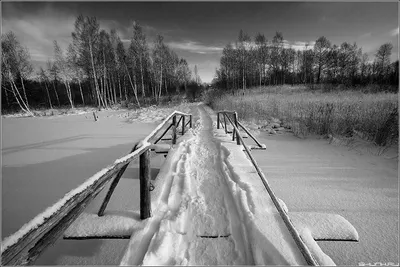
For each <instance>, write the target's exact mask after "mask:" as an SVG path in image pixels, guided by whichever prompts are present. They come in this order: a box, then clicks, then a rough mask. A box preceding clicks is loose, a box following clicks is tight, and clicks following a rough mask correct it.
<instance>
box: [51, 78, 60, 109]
mask: <svg viewBox="0 0 400 267" xmlns="http://www.w3.org/2000/svg"><path fill="white" fill-rule="evenodd" d="M56 82H57V81H56V80H54V81H53V88H54V93H55V94H56V99H57V103H58V107H60V106H61V104H60V98H59V97H58V93H57V87H56Z"/></svg>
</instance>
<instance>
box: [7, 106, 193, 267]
mask: <svg viewBox="0 0 400 267" xmlns="http://www.w3.org/2000/svg"><path fill="white" fill-rule="evenodd" d="M177 115H178V116H181V120H183V123H182V135H183V134H184V130H185V127H186V126H187V124H190V127H192V115H191V114H186V113H182V112H179V111H174V112H173V113H172V114H171V115H169V116H168V117H167V118H166V119H165V120H164V121H163V122H162V123H160V124H159V125H158V126H157V127H156V129H154V130H153V131H152V132H151V133H150V134H149V135H148V136H147V137H146V138H144V139H143V140H142V141H141V142H139V143H137V144H136V145H135V146H134V148H133V149H132V150H131V153H129V154H128V155H126V156H124V157H122V158H120V159H117V160H115V162H114V163H113V164H111V165H109V166H107V167H106V168H104V169H102V170H101V171H99V172H97V173H96V174H95V175H93V176H92V177H90V178H89V179H87V180H86V181H85V182H84V183H83V184H81V185H80V186H78V187H77V188H75V189H73V190H71V191H70V192H68V193H67V194H65V196H64V197H63V198H62V199H60V200H59V201H57V202H56V203H55V204H54V205H52V206H51V207H49V208H47V209H46V210H45V211H43V212H42V213H40V214H38V215H37V216H36V217H35V218H33V219H32V220H31V221H29V222H28V223H26V224H25V225H23V226H22V227H21V228H20V229H19V230H18V231H17V232H16V233H14V234H12V235H11V236H9V237H7V238H5V239H4V240H3V241H2V243H1V263H2V265H25V264H32V263H33V262H34V261H35V260H36V259H37V258H38V257H39V256H40V255H41V253H42V252H43V251H44V250H45V249H46V248H47V247H48V246H49V245H51V244H53V243H54V242H55V241H56V240H57V239H58V238H59V236H60V235H61V234H62V233H63V232H64V231H65V230H66V229H67V228H68V227H69V226H70V225H71V224H72V223H73V222H74V221H75V220H76V219H77V217H78V216H79V215H80V214H81V213H82V212H83V210H84V209H85V208H86V206H87V205H88V204H89V203H90V202H91V201H92V200H93V199H94V198H95V197H96V196H97V195H98V193H100V192H101V191H102V189H104V187H105V185H106V183H107V182H109V181H111V180H113V183H112V185H111V186H110V190H109V191H108V193H107V196H106V198H105V199H104V202H103V204H102V207H101V208H100V211H99V216H101V215H102V212H101V211H104V209H105V207H106V206H107V203H108V200H109V198H110V196H111V194H112V193H113V190H114V189H115V186H116V184H117V183H118V181H119V179H120V178H121V176H122V174H123V173H124V171H125V169H126V168H127V166H128V165H129V163H130V162H132V161H133V160H134V159H137V158H138V157H140V194H141V196H140V198H141V199H140V201H141V204H140V205H141V207H140V209H141V218H142V219H146V218H148V217H150V216H151V207H150V204H151V202H150V190H149V188H150V154H149V149H150V148H151V147H152V143H151V140H152V139H153V138H154V137H155V136H156V135H157V134H158V133H159V132H160V130H161V129H162V128H163V127H164V126H165V125H166V124H167V123H168V121H169V120H170V119H171V118H172V124H171V125H172V126H173V136H175V137H173V140H172V143H173V144H175V142H176V127H177V124H176V116H177ZM185 116H189V117H190V119H189V121H188V123H187V124H186V125H185V120H184V119H182V117H185ZM178 123H179V122H178ZM169 128H170V127H169ZM169 128H168V129H169ZM165 133H166V131H165V132H164V133H163V134H162V136H163V135H164V134H165ZM162 136H161V137H162ZM112 178H114V179H112Z"/></svg>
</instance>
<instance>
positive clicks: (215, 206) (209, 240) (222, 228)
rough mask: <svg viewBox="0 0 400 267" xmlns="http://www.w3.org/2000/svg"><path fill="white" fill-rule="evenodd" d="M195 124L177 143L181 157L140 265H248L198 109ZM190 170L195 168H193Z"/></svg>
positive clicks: (207, 122)
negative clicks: (158, 224) (191, 132)
mask: <svg viewBox="0 0 400 267" xmlns="http://www.w3.org/2000/svg"><path fill="white" fill-rule="evenodd" d="M199 113H200V124H199V126H198V127H197V129H196V131H194V132H193V135H194V136H193V137H192V138H190V139H189V140H186V141H185V142H184V143H183V144H182V145H181V149H182V150H181V152H182V153H181V158H180V159H179V161H178V163H177V168H176V172H175V174H174V178H173V181H172V185H171V187H170V192H169V194H168V196H166V197H167V199H165V202H164V203H165V204H166V207H164V209H162V210H160V212H159V214H155V216H157V217H159V218H160V219H161V220H160V226H159V230H158V231H157V233H156V234H155V236H154V237H153V239H152V241H151V243H150V245H149V248H148V251H147V253H146V255H145V257H144V259H143V265H171V264H178V265H180V264H184V265H186V264H189V265H214V264H218V265H231V264H253V263H254V262H253V258H252V254H251V253H250V250H249V247H248V242H246V241H245V239H246V236H245V233H244V232H243V231H242V230H243V229H242V226H241V225H240V224H237V222H239V221H240V219H239V214H238V211H237V210H236V207H235V205H233V203H234V200H233V199H232V195H231V193H230V192H229V189H228V186H227V184H226V181H225V176H224V171H223V169H222V166H223V162H222V158H221V157H222V156H221V148H220V146H221V145H220V144H219V143H218V142H217V141H216V139H215V138H214V137H213V132H212V127H213V125H212V120H211V118H210V117H209V116H208V114H207V113H206V111H205V110H204V108H202V107H199ZM192 166H196V167H195V168H193V167H192Z"/></svg>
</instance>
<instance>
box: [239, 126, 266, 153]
mask: <svg viewBox="0 0 400 267" xmlns="http://www.w3.org/2000/svg"><path fill="white" fill-rule="evenodd" d="M238 125H239V126H240V127H242V129H243V130H244V131H245V132H246V133H247V134H248V135H249V136H250V137H251V138H252V139H253V140H254V142H256V144H257V145H258V146H259V147H263V145H262V144H260V142H258V141H257V139H256V138H255V137H254V136H253V135H252V134H251V133H250V131H249V130H247V128H246V127H244V126H243V124H241V123H240V122H239V121H238Z"/></svg>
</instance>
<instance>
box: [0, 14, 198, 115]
mask: <svg viewBox="0 0 400 267" xmlns="http://www.w3.org/2000/svg"><path fill="white" fill-rule="evenodd" d="M74 26H75V27H74V32H72V33H71V37H72V42H71V43H70V44H69V46H68V48H67V49H66V51H63V50H62V49H61V48H60V46H59V44H58V43H57V41H56V40H54V56H53V58H52V59H49V60H48V62H47V67H46V68H43V67H41V68H40V69H39V71H37V72H36V71H35V70H34V67H33V65H32V63H31V59H30V53H29V50H28V48H27V47H25V46H23V44H21V43H20V42H19V41H18V39H17V37H16V35H15V34H14V33H13V32H11V31H10V32H7V33H5V34H3V35H2V38H1V47H2V62H1V67H2V68H1V69H2V71H1V76H2V82H1V92H2V111H3V110H15V111H17V110H22V111H24V112H26V113H29V114H32V115H33V113H32V112H31V108H32V107H34V108H55V107H60V106H66V105H68V106H70V107H71V108H74V107H75V106H76V105H94V106H96V107H99V108H108V107H110V106H112V105H114V104H117V103H121V104H125V105H127V103H131V102H133V103H135V105H136V106H137V107H140V106H141V105H142V104H143V103H145V104H148V103H155V104H156V103H158V102H159V101H160V99H161V98H162V97H163V96H165V95H171V94H177V93H180V92H182V91H186V93H188V90H189V91H190V90H196V88H197V87H196V86H198V85H199V84H200V78H199V75H198V74H197V67H196V66H195V69H194V72H195V73H194V75H192V73H191V70H190V69H189V66H188V63H187V61H186V60H185V59H183V58H179V57H178V56H177V54H176V53H175V52H174V51H172V50H171V49H170V48H169V47H168V45H166V44H165V43H164V40H163V37H162V36H161V35H158V36H157V37H156V40H155V43H154V47H153V48H152V49H150V48H149V45H148V42H147V40H146V36H145V34H144V32H143V29H142V27H141V26H140V25H139V24H138V23H136V22H134V23H133V25H132V35H131V40H130V44H129V47H128V48H127V49H126V48H125V47H124V44H123V42H122V41H121V39H120V37H119V36H118V34H117V32H116V30H115V29H113V30H111V31H110V32H107V31H105V30H100V25H99V22H98V20H97V19H96V17H85V16H83V15H79V16H78V17H77V18H76V20H75V25H74ZM189 93H190V92H189Z"/></svg>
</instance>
